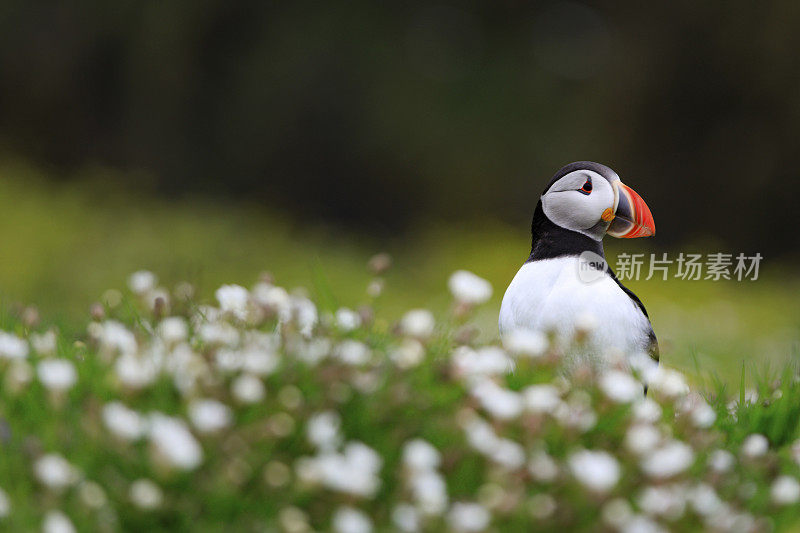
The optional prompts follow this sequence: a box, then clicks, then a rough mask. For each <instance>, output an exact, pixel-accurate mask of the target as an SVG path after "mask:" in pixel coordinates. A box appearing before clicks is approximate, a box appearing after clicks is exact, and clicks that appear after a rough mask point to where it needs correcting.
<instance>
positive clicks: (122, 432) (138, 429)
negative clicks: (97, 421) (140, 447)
mask: <svg viewBox="0 0 800 533" xmlns="http://www.w3.org/2000/svg"><path fill="white" fill-rule="evenodd" d="M102 416H103V423H104V424H105V426H106V427H107V428H108V429H109V431H111V432H112V433H113V434H114V435H116V436H117V437H120V438H122V439H125V440H136V439H139V438H140V437H142V436H144V434H145V433H146V431H147V422H146V421H145V420H144V419H143V418H142V416H141V415H140V414H139V413H137V412H136V411H133V410H131V409H128V408H127V407H125V406H124V405H123V404H122V403H121V402H116V401H115V402H111V403H107V404H106V405H104V406H103V413H102Z"/></svg>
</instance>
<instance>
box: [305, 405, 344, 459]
mask: <svg viewBox="0 0 800 533" xmlns="http://www.w3.org/2000/svg"><path fill="white" fill-rule="evenodd" d="M341 423H342V421H341V419H340V418H339V415H338V414H337V413H335V412H334V411H324V412H322V413H317V414H315V415H313V416H312V417H311V418H309V419H308V423H307V424H306V436H307V437H308V441H309V442H310V443H311V444H312V445H314V446H316V447H317V448H319V449H320V450H332V449H334V448H336V447H337V446H338V445H339V443H340V442H341V435H340V434H339V427H340V426H341Z"/></svg>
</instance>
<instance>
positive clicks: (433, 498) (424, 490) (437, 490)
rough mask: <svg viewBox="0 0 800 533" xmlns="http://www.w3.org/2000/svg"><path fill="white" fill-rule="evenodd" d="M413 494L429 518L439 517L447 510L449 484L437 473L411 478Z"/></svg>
mask: <svg viewBox="0 0 800 533" xmlns="http://www.w3.org/2000/svg"><path fill="white" fill-rule="evenodd" d="M410 486H411V492H412V494H413V495H414V500H415V501H416V502H417V505H418V506H419V508H420V510H421V511H422V512H423V513H424V514H426V515H429V516H438V515H440V514H442V513H443V512H444V511H445V510H446V509H447V502H448V501H449V498H448V496H447V483H445V481H444V478H443V477H442V476H441V475H440V474H439V473H438V472H435V471H432V470H429V471H425V472H420V473H417V474H416V475H414V477H413V478H411V483H410Z"/></svg>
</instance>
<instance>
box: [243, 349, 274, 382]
mask: <svg viewBox="0 0 800 533" xmlns="http://www.w3.org/2000/svg"><path fill="white" fill-rule="evenodd" d="M279 362H280V359H279V358H278V356H277V355H276V354H275V353H274V352H271V351H267V350H265V349H259V348H252V349H248V350H245V351H244V353H243V354H242V370H244V371H245V372H250V373H251V374H255V375H257V376H269V375H270V374H272V373H273V372H275V369H276V368H278V363H279Z"/></svg>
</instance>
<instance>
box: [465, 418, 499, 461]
mask: <svg viewBox="0 0 800 533" xmlns="http://www.w3.org/2000/svg"><path fill="white" fill-rule="evenodd" d="M464 432H465V433H466V434H467V442H469V445H470V446H472V447H473V448H475V449H476V450H478V451H479V452H481V453H482V454H484V455H489V454H490V453H492V452H493V451H494V450H495V448H496V447H497V444H498V443H499V442H500V438H499V437H498V436H497V434H496V433H495V432H494V429H493V428H492V426H490V425H489V424H487V423H486V422H485V421H483V420H481V419H480V418H478V417H475V418H473V419H472V420H470V421H469V422H467V424H466V426H465V427H464Z"/></svg>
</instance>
